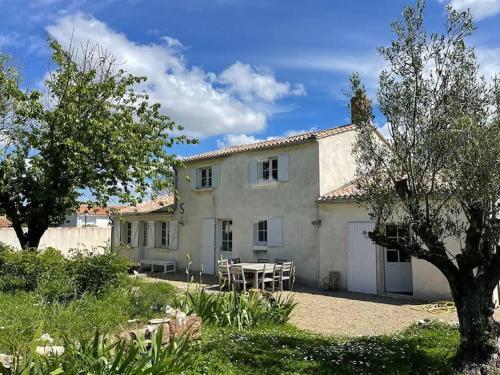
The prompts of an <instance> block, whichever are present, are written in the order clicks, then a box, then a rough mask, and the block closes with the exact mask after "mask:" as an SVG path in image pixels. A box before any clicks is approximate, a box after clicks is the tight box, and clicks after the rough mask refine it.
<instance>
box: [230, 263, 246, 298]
mask: <svg viewBox="0 0 500 375" xmlns="http://www.w3.org/2000/svg"><path fill="white" fill-rule="evenodd" d="M231 285H232V287H233V290H235V288H236V286H237V287H238V289H240V286H242V287H243V293H246V292H247V280H246V279H245V272H243V268H242V267H241V266H234V265H233V266H232V267H231Z"/></svg>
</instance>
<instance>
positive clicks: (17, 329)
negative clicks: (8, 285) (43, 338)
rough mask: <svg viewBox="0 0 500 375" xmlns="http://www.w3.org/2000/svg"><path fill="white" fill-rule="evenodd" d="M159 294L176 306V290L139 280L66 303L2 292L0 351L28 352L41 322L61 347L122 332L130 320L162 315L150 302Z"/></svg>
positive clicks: (26, 294) (0, 295)
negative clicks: (101, 334) (97, 333)
mask: <svg viewBox="0 0 500 375" xmlns="http://www.w3.org/2000/svg"><path fill="white" fill-rule="evenodd" d="M137 290H139V291H140V292H139V295H141V296H142V297H141V298H140V299H135V298H134V297H133V291H137ZM134 293H137V292H134ZM159 294H161V298H162V300H163V301H164V304H165V306H166V305H167V304H168V305H173V304H174V299H175V288H174V287H172V286H171V285H168V284H166V283H150V282H142V281H139V280H131V281H126V282H124V283H123V285H121V286H119V287H117V288H113V289H108V290H106V291H105V292H103V293H100V294H99V295H95V294H89V293H87V294H84V295H83V296H81V297H80V298H79V299H72V300H69V301H65V302H60V301H59V300H54V301H48V300H47V299H45V298H42V297H40V296H39V295H37V294H35V293H27V292H16V293H1V292H0V350H2V351H5V350H10V349H11V348H16V349H18V350H25V349H26V348H27V347H28V345H29V342H30V340H31V338H32V337H33V332H34V331H35V330H36V328H37V327H38V326H39V325H40V324H41V323H42V322H44V329H45V332H48V333H50V335H51V336H52V337H53V338H54V339H55V340H56V343H58V344H62V343H63V342H64V338H70V339H72V340H76V339H85V340H88V339H91V338H92V337H93V334H94V332H95V330H96V329H99V330H100V331H101V332H106V333H114V332H116V331H117V330H123V329H124V327H125V326H126V324H127V323H126V322H127V321H128V320H129V319H141V320H146V319H150V318H152V317H158V316H161V314H158V312H157V310H156V309H152V308H151V301H155V300H156V298H157V297H158V295H159ZM163 311H164V310H163Z"/></svg>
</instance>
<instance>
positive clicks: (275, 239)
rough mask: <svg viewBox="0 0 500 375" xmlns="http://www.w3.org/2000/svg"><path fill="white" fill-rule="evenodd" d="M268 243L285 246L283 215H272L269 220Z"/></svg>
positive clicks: (274, 245)
mask: <svg viewBox="0 0 500 375" xmlns="http://www.w3.org/2000/svg"><path fill="white" fill-rule="evenodd" d="M267 245H268V246H271V247H277V246H283V219H282V218H281V217H272V218H270V219H268V220H267Z"/></svg>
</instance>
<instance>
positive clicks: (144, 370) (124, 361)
mask: <svg viewBox="0 0 500 375" xmlns="http://www.w3.org/2000/svg"><path fill="white" fill-rule="evenodd" d="M37 333H38V334H37V336H35V338H34V339H33V341H32V344H31V345H30V349H29V350H27V351H24V352H21V353H17V357H16V360H15V361H14V363H15V365H14V366H13V368H12V369H11V372H10V374H13V375H17V374H19V375H21V374H38V375H55V374H62V373H64V374H107V375H113V374H116V375H121V374H125V375H126V374H130V375H136V374H151V375H155V374H172V373H173V374H180V373H183V372H184V371H186V370H187V369H189V367H190V366H191V363H190V361H189V358H188V356H189V355H190V353H189V352H188V341H187V340H186V339H184V338H177V339H176V341H175V342H173V343H171V344H170V345H168V346H162V344H161V341H162V333H163V332H162V329H160V330H159V331H158V332H157V333H155V334H153V337H152V339H151V341H150V342H146V341H145V340H141V339H139V340H138V341H131V342H125V341H122V340H120V341H114V342H113V340H111V339H110V338H109V337H107V336H105V335H101V334H99V333H98V332H96V333H95V335H94V337H93V338H92V339H82V340H79V341H77V342H75V341H74V340H71V339H66V340H65V342H64V347H65V352H64V353H63V354H61V355H57V356H56V355H54V356H41V355H39V354H37V353H36V350H35V348H36V346H37V345H38V338H39V337H40V333H41V330H40V329H39V330H38V331H37Z"/></svg>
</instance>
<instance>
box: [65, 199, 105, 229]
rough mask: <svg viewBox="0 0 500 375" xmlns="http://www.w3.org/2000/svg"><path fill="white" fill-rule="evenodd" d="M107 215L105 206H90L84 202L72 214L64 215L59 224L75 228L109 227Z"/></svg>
mask: <svg viewBox="0 0 500 375" xmlns="http://www.w3.org/2000/svg"><path fill="white" fill-rule="evenodd" d="M109 216H110V213H109V210H108V209H107V208H103V207H91V206H88V205H86V204H82V205H80V207H78V209H77V210H76V211H75V212H74V213H73V214H72V215H68V216H66V219H65V220H64V223H62V224H61V225H60V226H61V227H76V228H85V227H97V228H109V227H111V221H110V218H109Z"/></svg>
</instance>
